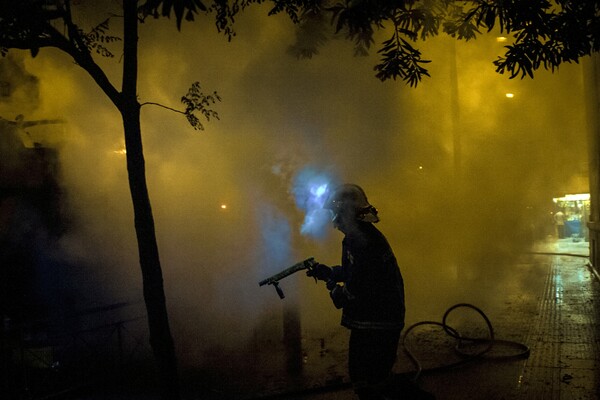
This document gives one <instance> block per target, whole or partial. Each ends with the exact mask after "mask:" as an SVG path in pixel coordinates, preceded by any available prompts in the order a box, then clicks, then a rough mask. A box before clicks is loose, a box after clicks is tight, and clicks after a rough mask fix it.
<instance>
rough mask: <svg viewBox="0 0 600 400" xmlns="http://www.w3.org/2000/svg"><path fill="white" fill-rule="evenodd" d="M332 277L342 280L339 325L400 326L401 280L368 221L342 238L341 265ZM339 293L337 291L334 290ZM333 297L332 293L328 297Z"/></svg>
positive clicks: (382, 240)
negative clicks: (342, 301) (357, 231)
mask: <svg viewBox="0 0 600 400" xmlns="http://www.w3.org/2000/svg"><path fill="white" fill-rule="evenodd" d="M332 280H334V281H336V282H344V283H345V284H344V286H343V287H342V288H339V287H338V289H341V291H342V292H343V295H344V296H345V297H346V298H347V299H344V300H345V301H344V303H343V304H344V305H343V311H342V325H343V326H345V327H346V328H350V329H402V328H403V327H404V314H405V305H404V281H403V279H402V275H401V273H400V269H399V267H398V263H397V261H396V257H395V256H394V253H393V251H392V248H391V247H390V245H389V243H388V241H387V239H386V238H385V236H383V234H382V233H381V232H380V231H379V230H378V229H377V228H376V227H375V226H374V225H373V224H371V223H367V222H361V223H360V228H359V233H353V234H347V235H346V236H345V237H344V240H343V241H342V265H340V266H335V267H333V268H332ZM338 294H339V293H338ZM332 297H333V296H332Z"/></svg>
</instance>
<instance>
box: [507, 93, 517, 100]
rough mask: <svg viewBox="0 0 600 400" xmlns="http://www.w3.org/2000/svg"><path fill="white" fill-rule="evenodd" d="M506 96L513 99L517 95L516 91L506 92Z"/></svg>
mask: <svg viewBox="0 0 600 400" xmlns="http://www.w3.org/2000/svg"><path fill="white" fill-rule="evenodd" d="M505 96H506V98H507V99H512V98H514V97H515V94H514V93H506V94H505Z"/></svg>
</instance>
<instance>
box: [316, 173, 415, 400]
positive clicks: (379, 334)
mask: <svg viewBox="0 0 600 400" xmlns="http://www.w3.org/2000/svg"><path fill="white" fill-rule="evenodd" d="M325 208H327V209H330V210H331V211H332V221H333V225H334V227H335V228H336V229H338V230H339V231H341V232H342V233H343V234H344V239H343V241H342V264H341V265H339V266H334V267H328V266H326V265H323V264H318V265H317V266H316V267H315V268H314V269H313V270H311V271H308V272H307V275H309V276H313V277H316V278H317V279H320V280H324V281H326V282H327V288H328V289H329V290H330V296H331V299H332V300H333V303H334V305H335V306H336V308H338V309H340V308H341V309H342V321H341V324H342V326H344V327H346V328H348V329H350V343H349V349H348V370H349V375H350V379H351V381H352V383H353V386H354V390H355V393H356V394H357V395H358V398H359V399H360V400H371V399H373V400H375V399H385V398H388V396H386V395H384V394H385V391H386V389H384V388H385V387H386V385H388V384H387V382H389V381H390V378H391V373H392V367H393V365H394V362H395V360H396V352H397V348H398V342H399V339H400V333H401V331H402V328H403V327H404V314H405V306H404V282H403V279H402V275H401V273H400V269H399V268H398V264H397V262H396V257H395V256H394V253H393V251H392V248H391V247H390V245H389V243H388V241H387V239H386V238H385V236H384V235H383V234H382V233H381V232H380V231H379V230H378V229H377V228H376V227H375V226H374V225H373V223H376V222H378V221H379V217H378V216H377V210H376V209H375V207H373V206H372V205H371V204H369V202H368V200H367V196H366V195H365V192H364V191H363V190H362V188H361V187H359V186H357V185H353V184H344V185H341V186H339V187H338V188H336V189H335V190H334V192H333V193H332V194H331V195H330V197H329V199H328V201H327V203H326V204H325ZM340 283H342V284H340Z"/></svg>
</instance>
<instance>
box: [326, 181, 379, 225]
mask: <svg viewBox="0 0 600 400" xmlns="http://www.w3.org/2000/svg"><path fill="white" fill-rule="evenodd" d="M324 207H325V208H327V209H330V210H331V211H332V212H333V221H334V222H335V220H336V219H337V218H338V216H339V215H340V214H345V213H348V214H353V215H354V218H355V219H356V220H358V221H364V222H379V217H378V216H377V209H376V208H375V207H373V206H372V205H371V204H369V201H368V200H367V195H366V194H365V191H364V190H363V189H362V188H361V187H360V186H358V185H354V184H350V183H346V184H343V185H340V186H338V187H337V188H335V190H334V191H333V192H332V193H331V194H330V196H329V198H328V199H327V202H326V203H325V206H324Z"/></svg>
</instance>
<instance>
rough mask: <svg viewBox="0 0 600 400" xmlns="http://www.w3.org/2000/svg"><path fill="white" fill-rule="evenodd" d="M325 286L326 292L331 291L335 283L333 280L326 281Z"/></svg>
mask: <svg viewBox="0 0 600 400" xmlns="http://www.w3.org/2000/svg"><path fill="white" fill-rule="evenodd" d="M325 286H327V290H333V288H335V287H336V286H337V282H336V281H334V280H333V279H329V280H328V281H327V283H326V284H325Z"/></svg>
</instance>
